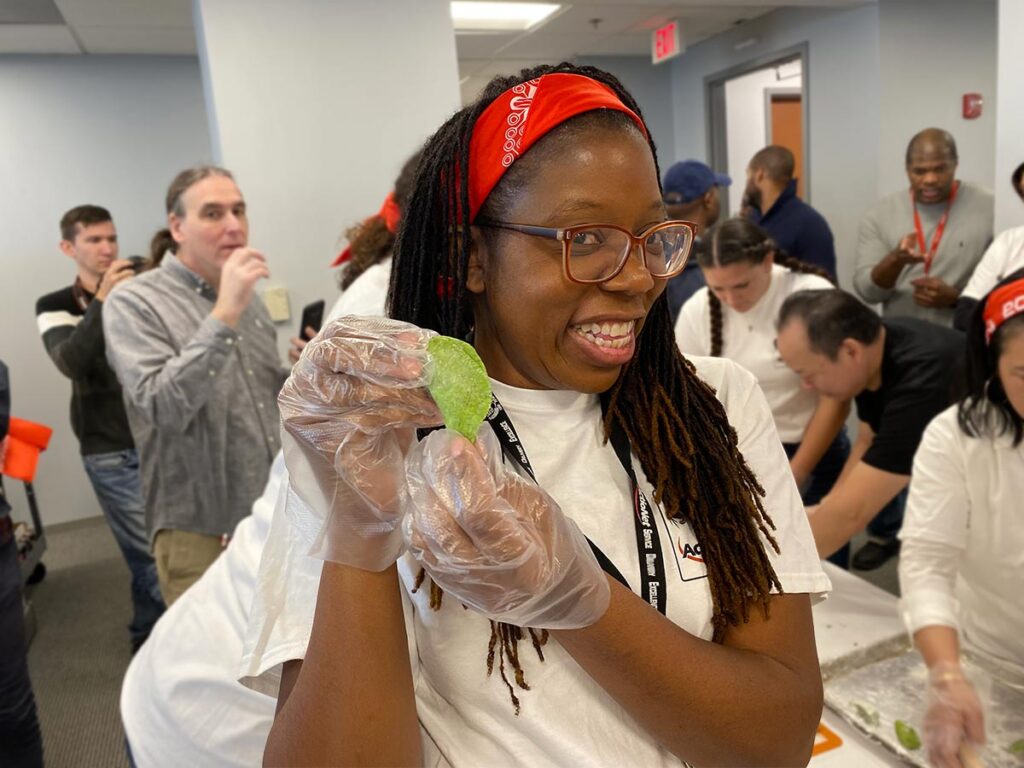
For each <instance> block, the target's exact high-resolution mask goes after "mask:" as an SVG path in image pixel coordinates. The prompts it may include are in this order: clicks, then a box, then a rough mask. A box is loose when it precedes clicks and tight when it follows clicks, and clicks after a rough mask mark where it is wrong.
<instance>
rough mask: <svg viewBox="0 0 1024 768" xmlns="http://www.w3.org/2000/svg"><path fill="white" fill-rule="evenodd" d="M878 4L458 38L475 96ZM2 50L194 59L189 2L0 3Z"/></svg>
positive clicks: (619, 8)
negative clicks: (668, 26)
mask: <svg viewBox="0 0 1024 768" xmlns="http://www.w3.org/2000/svg"><path fill="white" fill-rule="evenodd" d="M378 1H379V2H386V1H387V0H378ZM872 1H873V0H675V1H674V2H660V3H658V2H650V1H649V0H573V2H572V3H571V4H569V3H566V4H564V5H563V8H562V9H561V10H560V11H558V12H557V13H556V14H555V15H554V16H553V17H551V18H549V19H548V20H547V21H546V22H544V23H543V24H540V25H538V26H537V27H535V28H534V29H532V30H529V31H527V32H519V33H512V34H502V33H496V34H460V35H458V36H457V37H456V47H457V50H458V57H459V74H460V77H461V78H462V83H461V87H462V94H463V97H464V98H468V97H471V96H472V95H473V94H475V93H476V92H477V91H478V90H479V89H480V88H481V87H483V85H484V84H485V83H486V82H487V81H488V80H489V79H490V78H491V77H493V76H494V75H496V74H502V73H508V72H511V71H515V70H517V69H520V68H522V67H524V66H529V65H533V64H541V63H548V62H550V63H554V62H558V61H562V60H565V59H572V58H575V57H577V56H646V55H649V54H650V46H651V42H650V39H651V38H650V30H651V29H653V28H654V27H657V26H660V25H661V24H663V23H665V22H666V21H669V20H671V19H677V20H679V21H680V22H681V27H682V34H683V41H684V44H685V45H687V46H692V45H694V44H695V43H697V42H699V41H701V40H704V39H707V38H709V37H712V36H714V35H717V34H719V33H720V32H723V31H725V30H726V29H728V28H729V27H731V26H733V25H735V24H739V23H742V22H743V21H745V20H747V19H752V18H755V17H757V16H761V15H763V14H765V13H769V12H771V11H773V10H775V9H777V8H782V7H786V6H815V7H843V6H852V5H863V4H865V3H866V2H872ZM595 20H597V21H596V23H595ZM4 53H61V54H117V53H121V54H126V53H127V54H154V55H155V54H163V55H172V56H192V55H195V53H196V43H195V31H194V29H193V27H192V0H0V54H4Z"/></svg>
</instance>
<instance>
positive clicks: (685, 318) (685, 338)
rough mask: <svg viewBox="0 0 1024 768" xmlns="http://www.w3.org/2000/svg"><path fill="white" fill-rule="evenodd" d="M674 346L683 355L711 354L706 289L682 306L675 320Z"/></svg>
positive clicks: (709, 320)
mask: <svg viewBox="0 0 1024 768" xmlns="http://www.w3.org/2000/svg"><path fill="white" fill-rule="evenodd" d="M676 344H678V345H679V351H680V352H682V353H683V354H684V355H710V354H711V318H710V317H709V316H708V289H707V287H704V288H701V289H700V290H699V291H697V292H696V293H695V294H693V296H691V297H690V300H689V301H687V302H686V303H685V304H683V306H682V308H681V309H680V310H679V317H678V318H677V319H676Z"/></svg>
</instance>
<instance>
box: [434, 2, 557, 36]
mask: <svg viewBox="0 0 1024 768" xmlns="http://www.w3.org/2000/svg"><path fill="white" fill-rule="evenodd" d="M561 7H562V6H560V5H558V4H557V3H485V2H454V3H452V4H451V9H452V21H453V22H455V31H456V32H522V31H525V30H527V29H530V28H531V27H533V26H534V25H536V24H539V23H540V22H542V21H544V19H546V18H547V17H548V16H550V15H551V14H552V13H554V12H555V11H557V10H558V9H559V8H561Z"/></svg>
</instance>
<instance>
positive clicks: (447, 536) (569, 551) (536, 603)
mask: <svg viewBox="0 0 1024 768" xmlns="http://www.w3.org/2000/svg"><path fill="white" fill-rule="evenodd" d="M404 503H405V510H406V517H405V521H404V523H403V531H404V534H405V539H406V543H407V544H408V546H409V550H410V552H411V554H412V555H413V557H415V558H416V559H417V560H418V561H419V562H420V563H421V564H422V565H423V567H424V568H425V569H426V572H427V574H428V575H429V576H430V578H432V579H433V580H434V582H435V583H437V584H438V585H439V586H440V587H441V588H442V589H444V590H445V592H447V593H448V594H449V595H451V597H453V598H455V599H456V600H459V601H461V602H462V603H464V604H465V605H467V606H469V607H470V608H473V609H475V610H477V611H479V612H480V613H482V614H484V615H485V616H487V617H488V618H490V619H493V620H494V621H502V622H505V623H507V624H514V625H516V626H521V627H535V628H538V629H540V628H543V629H577V628H579V627H585V626H588V625H590V624H593V623H594V622H595V621H597V620H598V619H599V618H600V617H601V616H602V615H603V614H604V612H605V611H606V610H607V609H608V603H609V601H610V599H611V591H610V589H609V586H608V581H607V579H606V577H605V575H604V572H603V571H602V570H601V566H600V565H599V564H598V562H597V559H596V558H595V557H594V554H593V552H592V551H591V549H590V545H589V543H588V542H587V539H586V537H585V536H584V535H583V534H582V533H581V532H580V530H579V528H577V526H576V524H575V523H574V522H573V521H572V520H570V519H569V518H568V517H566V516H565V515H564V514H563V512H562V510H561V509H560V508H559V506H558V504H556V503H555V501H554V500H553V499H552V498H551V497H550V496H548V495H547V494H546V493H545V492H544V491H543V490H542V489H541V488H539V487H538V486H537V485H536V484H535V483H533V482H532V481H531V480H528V479H526V478H523V477H521V476H520V475H518V474H516V473H515V472H513V471H511V470H510V469H508V468H506V467H505V465H504V464H503V462H502V455H501V446H500V445H499V443H498V440H497V438H496V437H495V436H494V433H493V432H492V431H491V429H490V427H489V426H486V425H485V426H484V427H483V428H482V429H481V430H480V432H479V434H478V435H477V439H476V443H475V444H474V443H470V442H469V441H468V440H466V439H465V438H463V437H462V436H460V435H458V434H457V433H455V432H452V431H450V430H438V431H436V432H432V433H431V434H429V435H428V436H427V437H426V438H425V439H424V440H423V441H421V442H420V443H419V444H418V445H416V446H414V447H413V448H411V449H410V450H409V454H408V456H407V457H406V480H405V499H404Z"/></svg>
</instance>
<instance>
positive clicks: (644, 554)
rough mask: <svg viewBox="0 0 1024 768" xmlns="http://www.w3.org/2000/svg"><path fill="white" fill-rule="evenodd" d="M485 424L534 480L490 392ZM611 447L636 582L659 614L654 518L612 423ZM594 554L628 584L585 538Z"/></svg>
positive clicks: (660, 570)
mask: <svg viewBox="0 0 1024 768" xmlns="http://www.w3.org/2000/svg"><path fill="white" fill-rule="evenodd" d="M487 423H488V424H490V426H491V429H492V430H494V434H495V435H497V437H498V442H499V443H501V450H502V453H504V454H505V456H507V457H508V458H510V459H512V461H514V462H516V463H517V464H518V465H519V466H520V467H522V468H523V471H524V472H526V474H528V475H529V476H530V478H531V479H532V480H533V481H534V482H537V476H536V475H535V474H534V472H533V467H532V466H531V464H530V459H529V457H528V456H527V455H526V449H525V448H524V447H523V444H522V442H520V440H519V433H518V432H516V428H515V427H514V426H513V425H512V419H511V417H510V416H509V415H508V413H507V412H506V411H505V408H504V407H503V406H502V404H501V403H500V402H499V401H498V398H497V397H495V396H494V395H493V394H492V395H491V410H490V412H489V413H488V414H487ZM611 443H612V448H613V449H614V450H615V455H616V456H617V457H618V459H619V463H620V464H622V468H623V469H625V470H626V474H627V475H629V482H630V485H631V487H632V491H633V513H634V514H633V522H634V524H635V526H636V549H637V555H638V558H639V560H640V585H641V590H642V597H643V599H644V600H646V601H647V602H648V603H649V604H650V605H651V606H653V607H654V608H656V609H657V610H658V611H660V612H661V613H662V614H664V613H665V604H666V602H667V599H668V595H667V592H666V589H665V587H666V579H665V562H664V557H663V556H662V552H661V537H660V536H659V535H658V526H657V524H656V523H655V520H654V513H653V510H652V508H651V505H650V503H649V502H648V501H647V496H645V495H644V492H643V491H641V490H640V486H639V484H638V483H637V481H636V472H634V471H633V461H632V459H631V457H630V452H629V440H628V438H627V437H626V435H625V433H624V432H623V431H622V429H621V427H619V426H618V425H615V426H614V427H613V428H612V435H611ZM587 543H588V544H590V548H591V550H593V552H594V556H595V557H596V558H597V561H598V563H600V565H601V568H602V569H603V570H604V572H605V573H607V574H608V575H609V576H611V577H612V578H613V579H615V580H616V581H618V582H620V583H621V584H622V585H623V586H625V587H627V588H628V587H629V584H628V583H627V582H626V579H625V577H624V576H623V575H622V573H621V572H620V571H619V569H618V568H616V567H615V564H614V563H613V562H612V561H611V560H610V559H609V558H608V556H607V555H606V554H605V553H604V552H602V551H601V550H600V548H598V546H597V545H596V544H594V542H593V541H591V540H590V539H589V538H587Z"/></svg>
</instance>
